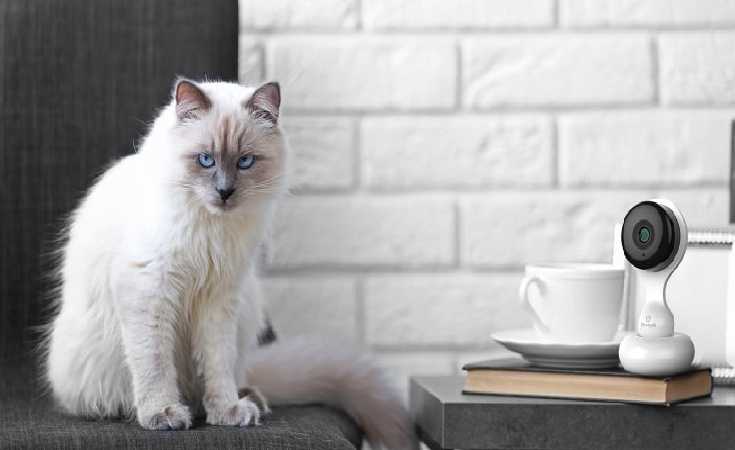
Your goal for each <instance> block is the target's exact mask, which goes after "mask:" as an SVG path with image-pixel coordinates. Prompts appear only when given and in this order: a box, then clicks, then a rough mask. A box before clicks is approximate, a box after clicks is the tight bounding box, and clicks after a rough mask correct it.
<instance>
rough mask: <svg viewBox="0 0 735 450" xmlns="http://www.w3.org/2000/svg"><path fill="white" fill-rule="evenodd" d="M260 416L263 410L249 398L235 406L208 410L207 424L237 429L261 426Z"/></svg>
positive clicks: (240, 400)
mask: <svg viewBox="0 0 735 450" xmlns="http://www.w3.org/2000/svg"><path fill="white" fill-rule="evenodd" d="M265 412H267V411H265ZM260 415H261V410H260V408H259V407H258V405H257V404H256V403H255V402H254V401H252V400H250V399H249V398H248V397H244V398H241V399H239V400H238V401H237V403H235V404H231V405H228V406H224V407H215V408H210V409H208V410H207V423H208V424H211V425H232V426H237V427H246V426H248V425H251V424H252V425H260Z"/></svg>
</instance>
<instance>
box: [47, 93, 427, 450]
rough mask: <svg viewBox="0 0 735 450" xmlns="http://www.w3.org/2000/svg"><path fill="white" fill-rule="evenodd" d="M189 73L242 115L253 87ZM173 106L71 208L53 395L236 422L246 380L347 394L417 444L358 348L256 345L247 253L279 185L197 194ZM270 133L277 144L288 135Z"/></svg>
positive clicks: (113, 410)
mask: <svg viewBox="0 0 735 450" xmlns="http://www.w3.org/2000/svg"><path fill="white" fill-rule="evenodd" d="M198 86H199V87H200V88H201V89H202V90H203V91H204V92H205V93H206V94H207V97H208V98H209V99H210V100H211V102H212V111H211V112H210V113H209V114H215V113H216V114H220V115H230V116H232V117H235V118H238V120H245V119H243V117H244V116H243V114H244V112H243V104H244V102H245V101H246V100H247V99H249V98H250V97H251V96H252V95H253V92H254V89H252V88H247V87H243V86H239V85H237V84H232V83H211V82H210V83H200V84H199V85H198ZM179 119H180V118H178V117H177V115H176V105H175V101H172V102H171V104H169V105H168V106H167V107H166V108H165V109H164V110H163V111H162V112H161V114H160V115H159V117H158V118H157V119H156V121H155V122H154V124H153V126H152V128H151V130H150V132H149V134H148V136H147V137H146V139H145V140H144V141H143V143H142V145H141V148H140V150H139V152H137V153H136V154H133V155H131V156H128V157H126V158H124V159H122V160H120V161H119V162H117V163H116V164H115V165H114V166H112V167H111V168H110V169H109V170H107V171H106V172H105V173H104V174H103V176H102V177H101V178H100V179H99V181H98V182H97V183H96V184H95V185H94V186H93V187H92V189H91V190H90V192H89V193H88V195H87V196H86V198H85V199H84V200H83V201H82V203H81V205H80V206H79V208H78V209H77V210H76V212H75V213H74V215H73V217H72V221H71V224H70V227H69V230H68V237H67V238H68V239H67V243H66V245H65V247H64V249H63V261H62V265H61V268H60V272H61V273H60V276H61V282H62V284H61V290H60V295H59V298H58V303H59V305H58V307H59V309H58V315H57V316H56V318H55V320H54V321H53V323H52V325H51V329H50V333H49V337H48V348H47V357H46V374H47V379H48V383H49V386H50V388H51V390H52V392H53V394H54V396H55V398H56V399H57V401H58V403H59V404H60V405H61V406H62V407H63V408H64V409H65V410H66V411H68V412H70V413H72V414H78V415H83V416H93V417H120V416H135V417H136V418H137V420H138V422H139V423H140V424H141V425H142V426H144V427H146V428H150V429H182V428H188V427H189V426H190V424H191V417H192V413H194V414H197V413H202V414H206V417H207V421H208V422H209V423H214V424H223V425H236V426H245V425H248V424H250V423H253V422H257V420H258V416H259V415H260V413H261V412H262V411H259V409H258V407H257V405H256V404H255V402H253V401H251V399H249V398H248V397H245V398H243V399H238V394H237V392H238V388H243V387H249V386H255V387H257V388H259V389H260V390H261V392H262V393H263V394H264V395H265V396H266V397H267V398H269V399H270V400H271V401H272V402H274V403H305V402H321V403H327V404H331V405H334V406H337V407H340V408H343V409H344V410H345V411H346V412H347V413H348V414H350V415H351V416H352V417H353V418H354V419H355V420H356V421H357V422H358V424H360V425H361V426H362V427H363V428H364V429H365V431H366V434H367V437H368V440H369V441H370V442H371V444H372V445H373V446H374V447H376V448H380V447H381V446H385V447H387V448H394V449H400V448H416V445H417V444H416V441H415V438H414V437H413V432H412V429H411V425H410V421H409V419H408V417H407V415H406V412H405V410H404V408H403V406H402V405H401V402H400V401H399V400H398V397H397V396H396V395H395V394H393V393H392V392H391V391H390V390H389V389H388V388H387V384H386V383H385V381H384V377H383V374H382V373H381V372H380V371H379V370H378V369H377V368H376V367H375V366H374V365H373V364H372V363H371V362H370V360H369V359H367V358H366V357H364V356H360V355H359V354H358V353H354V352H353V353H350V352H346V351H344V350H343V349H339V348H336V347H333V346H332V347H325V346H324V345H321V344H313V343H312V344H309V343H307V342H306V341H301V340H298V341H293V342H283V343H276V344H274V345H271V346H267V347H264V348H258V347H257V333H258V332H259V331H260V330H261V329H262V327H263V325H264V312H263V304H262V303H263V302H262V298H261V294H260V288H259V285H258V280H257V277H256V276H255V267H254V260H255V259H256V258H255V256H254V255H255V253H256V249H257V247H258V245H259V244H260V242H261V240H262V238H263V235H264V233H265V232H266V230H267V229H268V225H269V222H270V217H271V215H272V210H273V208H274V203H275V201H276V199H277V197H278V193H279V191H280V189H275V190H271V191H265V192H262V193H260V194H259V195H253V196H251V197H249V198H248V199H247V201H246V202H245V205H243V206H242V207H239V208H236V209H235V210H232V211H224V212H218V211H213V210H212V209H211V208H209V207H208V206H207V205H205V204H203V203H202V202H199V201H198V200H197V198H198V197H197V196H196V195H194V193H192V190H191V189H190V188H188V187H187V185H186V182H185V179H186V172H185V169H184V167H183V166H182V164H181V163H180V159H181V154H180V153H181V150H180V149H181V148H182V147H186V146H191V145H192V142H189V141H190V140H191V136H188V135H187V134H186V132H185V131H183V132H182V131H181V124H180V123H179ZM269 142H270V144H269V145H272V146H274V148H273V149H270V150H272V151H282V152H285V151H286V148H285V146H286V144H285V141H284V140H283V139H274V140H271V141H269ZM276 147H278V148H276ZM281 170H282V171H283V170H285V169H281ZM279 175H284V174H283V173H281V174H279ZM280 187H281V188H282V187H283V184H281V185H280ZM295 319H296V318H295ZM190 408H192V409H193V410H194V411H191V410H190Z"/></svg>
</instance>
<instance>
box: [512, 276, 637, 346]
mask: <svg viewBox="0 0 735 450" xmlns="http://www.w3.org/2000/svg"><path fill="white" fill-rule="evenodd" d="M624 275H625V272H624V270H623V269H622V268H620V267H616V266H613V265H611V264H590V263H557V264H538V265H528V266H526V276H525V277H524V278H523V281H522V282H521V288H520V300H521V305H522V306H523V308H524V309H526V310H527V311H528V312H529V313H530V314H531V318H532V320H533V324H534V327H535V328H536V331H537V332H538V333H539V335H540V336H541V337H543V338H545V339H547V340H549V341H553V342H560V343H594V342H609V341H611V340H612V339H613V338H614V337H615V335H616V334H617V333H618V332H619V331H621V328H622V327H621V323H622V320H621V319H622V318H621V317H620V316H621V307H622V304H623V280H624Z"/></svg>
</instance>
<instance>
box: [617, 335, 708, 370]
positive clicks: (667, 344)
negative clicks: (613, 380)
mask: <svg viewBox="0 0 735 450" xmlns="http://www.w3.org/2000/svg"><path fill="white" fill-rule="evenodd" d="M618 354H619V356H620V362H621V364H622V365H623V368H624V369H625V370H627V371H628V372H633V373H637V374H640V375H646V376H658V377H661V376H669V375H675V374H677V373H680V372H684V371H686V370H689V369H690V368H691V366H692V360H693V359H694V344H693V343H692V340H691V338H690V337H689V336H687V335H686V334H682V333H674V335H673V336H665V337H643V336H640V335H638V334H629V335H628V336H626V337H625V338H624V339H623V341H622V342H621V343H620V350H619V352H618Z"/></svg>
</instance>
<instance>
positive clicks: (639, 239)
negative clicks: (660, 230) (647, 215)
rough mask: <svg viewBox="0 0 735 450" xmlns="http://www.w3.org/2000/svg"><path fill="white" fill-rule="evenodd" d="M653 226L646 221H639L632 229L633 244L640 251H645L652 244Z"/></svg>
mask: <svg viewBox="0 0 735 450" xmlns="http://www.w3.org/2000/svg"><path fill="white" fill-rule="evenodd" d="M653 229H654V227H653V224H652V223H651V222H650V221H649V220H646V219H641V220H639V221H638V222H637V223H636V224H635V226H634V227H633V236H632V237H633V243H634V244H635V245H636V247H638V248H639V249H641V250H645V249H647V248H648V247H649V246H650V245H651V243H652V242H653Z"/></svg>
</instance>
